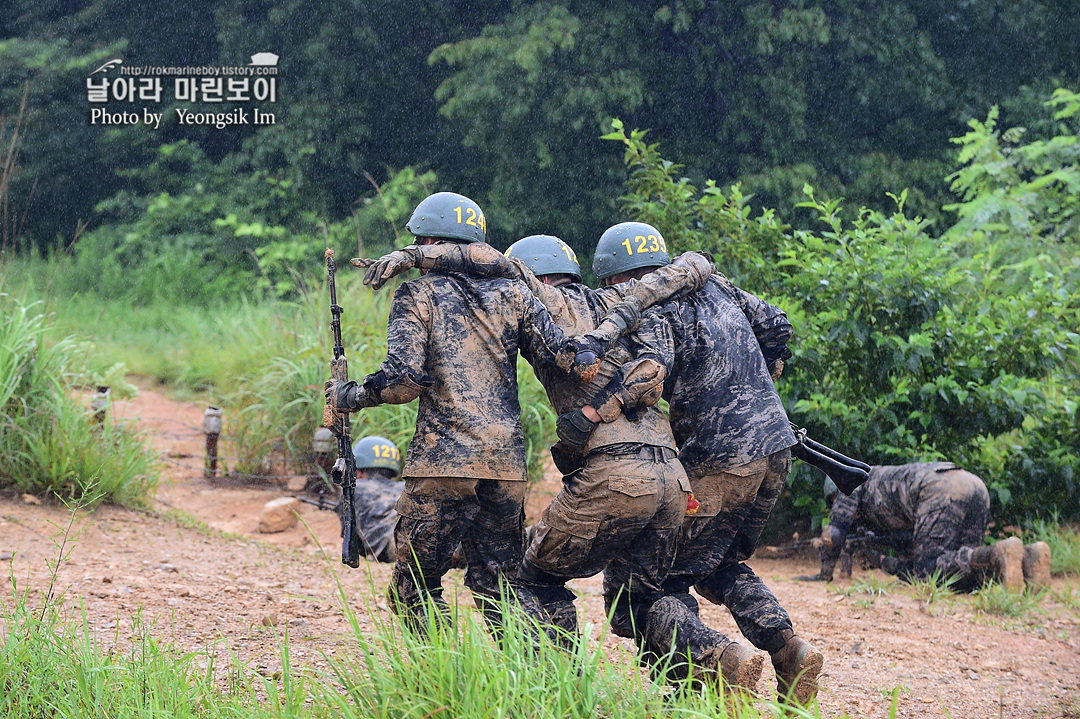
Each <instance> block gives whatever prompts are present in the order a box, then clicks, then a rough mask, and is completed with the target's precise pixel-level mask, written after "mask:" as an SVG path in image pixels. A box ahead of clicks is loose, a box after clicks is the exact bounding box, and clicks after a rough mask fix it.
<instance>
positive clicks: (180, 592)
mask: <svg viewBox="0 0 1080 719" xmlns="http://www.w3.org/2000/svg"><path fill="white" fill-rule="evenodd" d="M176 596H178V597H190V596H191V590H190V589H188V588H187V587H180V588H179V589H177V590H176Z"/></svg>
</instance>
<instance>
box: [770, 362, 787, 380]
mask: <svg viewBox="0 0 1080 719" xmlns="http://www.w3.org/2000/svg"><path fill="white" fill-rule="evenodd" d="M783 373H784V360H782V359H780V358H779V357H777V358H776V359H775V360H773V362H772V364H770V365H769V376H770V377H772V381H773V382H776V380H778V379H780V375H782V374H783Z"/></svg>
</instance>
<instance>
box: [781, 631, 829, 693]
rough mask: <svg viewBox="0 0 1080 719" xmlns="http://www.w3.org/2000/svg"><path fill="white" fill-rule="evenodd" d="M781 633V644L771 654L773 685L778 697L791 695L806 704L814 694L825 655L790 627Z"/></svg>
mask: <svg viewBox="0 0 1080 719" xmlns="http://www.w3.org/2000/svg"><path fill="white" fill-rule="evenodd" d="M780 636H782V637H783V638H784V646H783V648H782V649H780V650H778V651H775V652H773V654H772V664H773V669H775V670H776V688H777V690H778V691H779V693H780V697H781V700H784V699H787V698H794V699H795V700H796V701H798V702H799V703H800V704H806V703H808V702H809V701H810V700H812V699H813V698H814V697H815V696H816V695H817V690H818V683H817V680H818V674H820V673H821V666H822V664H824V663H825V657H824V656H823V655H822V653H821V652H819V651H818V650H817V649H815V648H814V646H813V645H812V644H810V642H808V641H806V640H805V639H803V638H802V637H799V636H796V634H795V633H794V632H793V631H791V630H790V629H784V630H783V631H781V632H780Z"/></svg>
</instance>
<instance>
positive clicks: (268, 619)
mask: <svg viewBox="0 0 1080 719" xmlns="http://www.w3.org/2000/svg"><path fill="white" fill-rule="evenodd" d="M277 623H278V616H277V612H270V613H269V614H267V615H266V616H264V617H263V618H262V625H263V626H264V627H276V626H277Z"/></svg>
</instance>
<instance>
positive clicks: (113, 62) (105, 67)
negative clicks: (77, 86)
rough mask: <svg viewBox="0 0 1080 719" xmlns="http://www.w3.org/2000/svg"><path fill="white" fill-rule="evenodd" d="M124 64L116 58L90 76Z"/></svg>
mask: <svg viewBox="0 0 1080 719" xmlns="http://www.w3.org/2000/svg"><path fill="white" fill-rule="evenodd" d="M123 62H124V61H123V60H121V59H120V58H116V59H115V60H109V61H108V62H107V63H105V64H104V65H102V66H101V67H99V68H98V69H97V70H94V71H93V72H92V73H90V74H91V75H97V74H98V73H99V72H108V71H109V70H112V69H113V68H114V67H116V66H117V65H120V64H121V63H123ZM275 64H276V58H275Z"/></svg>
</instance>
